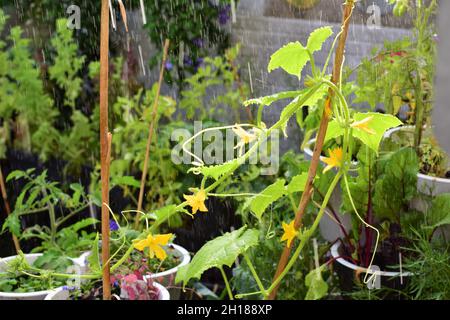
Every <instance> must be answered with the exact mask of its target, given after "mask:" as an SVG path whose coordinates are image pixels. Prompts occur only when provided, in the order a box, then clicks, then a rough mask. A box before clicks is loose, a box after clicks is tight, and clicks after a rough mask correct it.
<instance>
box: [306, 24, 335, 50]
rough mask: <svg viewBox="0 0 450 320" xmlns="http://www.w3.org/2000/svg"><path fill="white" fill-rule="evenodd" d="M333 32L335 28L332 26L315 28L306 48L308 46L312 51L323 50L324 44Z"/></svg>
mask: <svg viewBox="0 0 450 320" xmlns="http://www.w3.org/2000/svg"><path fill="white" fill-rule="evenodd" d="M332 34H333V30H332V29H331V27H322V28H319V29H316V30H314V31H313V32H312V33H311V34H310V35H309V39H308V43H307V46H306V48H308V50H309V51H310V52H311V53H314V52H316V51H320V50H322V45H323V44H324V42H325V41H327V39H328V38H329V37H330V36H331V35H332Z"/></svg>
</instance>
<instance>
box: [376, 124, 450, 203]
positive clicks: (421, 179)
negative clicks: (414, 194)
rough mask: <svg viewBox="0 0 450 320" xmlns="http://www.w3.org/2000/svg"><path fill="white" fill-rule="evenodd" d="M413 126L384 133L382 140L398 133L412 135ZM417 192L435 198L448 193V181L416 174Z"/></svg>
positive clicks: (449, 191) (449, 188) (449, 182)
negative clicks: (407, 132)
mask: <svg viewBox="0 0 450 320" xmlns="http://www.w3.org/2000/svg"><path fill="white" fill-rule="evenodd" d="M414 128H415V127H414V126H402V127H397V128H393V129H390V130H388V131H386V133H385V134H384V136H383V139H389V138H391V137H392V135H393V134H395V133H396V132H399V131H411V133H412V134H413V133H414ZM417 190H418V191H419V192H421V193H423V194H426V195H429V196H437V195H439V194H442V193H450V179H445V178H437V177H432V176H429V175H426V174H422V173H418V174H417Z"/></svg>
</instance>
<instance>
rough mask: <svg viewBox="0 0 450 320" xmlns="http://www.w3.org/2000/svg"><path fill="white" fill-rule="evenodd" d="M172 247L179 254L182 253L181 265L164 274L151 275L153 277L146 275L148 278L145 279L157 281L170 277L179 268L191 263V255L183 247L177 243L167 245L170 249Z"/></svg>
mask: <svg viewBox="0 0 450 320" xmlns="http://www.w3.org/2000/svg"><path fill="white" fill-rule="evenodd" d="M170 246H172V247H173V248H174V249H175V250H177V251H178V252H180V253H181V257H182V260H181V263H180V264H179V265H177V266H176V267H173V268H172V269H169V270H166V271H163V272H158V273H154V274H151V275H146V276H144V278H146V279H147V278H148V279H157V278H160V277H165V276H168V275H170V274H174V273H177V272H178V269H179V268H181V267H182V266H185V265H187V264H188V263H189V262H190V261H191V255H190V254H189V252H188V251H187V250H186V249H185V248H183V247H182V246H180V245H177V244H175V243H171V244H169V245H167V247H169V248H170Z"/></svg>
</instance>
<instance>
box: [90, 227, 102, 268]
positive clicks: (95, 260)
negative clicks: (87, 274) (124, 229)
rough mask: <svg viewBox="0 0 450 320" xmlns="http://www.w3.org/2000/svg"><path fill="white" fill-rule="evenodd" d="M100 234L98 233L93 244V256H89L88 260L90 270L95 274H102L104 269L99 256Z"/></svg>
mask: <svg viewBox="0 0 450 320" xmlns="http://www.w3.org/2000/svg"><path fill="white" fill-rule="evenodd" d="M99 239H100V237H99V234H98V233H97V235H96V237H95V239H94V241H93V242H92V249H91V254H90V255H89V256H88V258H87V260H88V263H89V268H90V269H91V271H92V272H93V273H101V272H102V268H101V264H100V254H99V250H98V247H99V241H100V240H99Z"/></svg>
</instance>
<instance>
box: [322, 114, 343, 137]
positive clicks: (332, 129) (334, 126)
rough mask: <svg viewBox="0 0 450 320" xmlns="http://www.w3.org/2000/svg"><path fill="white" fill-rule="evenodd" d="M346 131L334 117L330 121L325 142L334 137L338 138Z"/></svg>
mask: <svg viewBox="0 0 450 320" xmlns="http://www.w3.org/2000/svg"><path fill="white" fill-rule="evenodd" d="M344 132H345V130H344V128H342V127H341V126H340V125H339V123H338V122H337V121H336V119H333V120H331V121H330V122H329V123H328V129H327V134H326V136H325V141H324V142H327V141H329V140H332V139H336V138H338V137H340V136H342V135H344Z"/></svg>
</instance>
